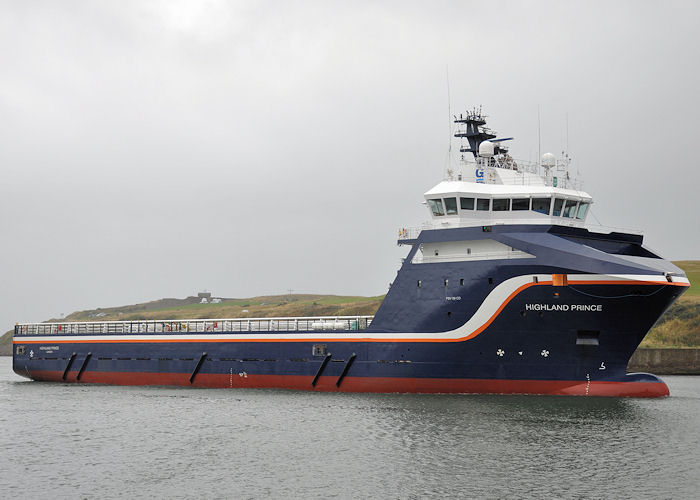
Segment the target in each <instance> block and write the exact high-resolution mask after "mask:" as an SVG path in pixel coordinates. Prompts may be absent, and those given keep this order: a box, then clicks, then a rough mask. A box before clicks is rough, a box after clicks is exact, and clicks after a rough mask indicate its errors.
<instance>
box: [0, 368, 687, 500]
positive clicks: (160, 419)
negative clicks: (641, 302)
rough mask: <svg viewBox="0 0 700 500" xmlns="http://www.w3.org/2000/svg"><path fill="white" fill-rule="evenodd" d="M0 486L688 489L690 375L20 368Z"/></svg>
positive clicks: (451, 493) (251, 492) (392, 492)
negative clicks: (93, 382) (133, 383)
mask: <svg viewBox="0 0 700 500" xmlns="http://www.w3.org/2000/svg"><path fill="white" fill-rule="evenodd" d="M9 370H10V360H9V358H0V425H2V429H3V431H4V432H2V433H0V446H1V447H2V449H3V450H4V452H3V454H2V456H0V469H1V470H4V471H7V472H6V473H5V474H2V475H0V487H1V488H3V490H6V489H7V488H10V491H11V492H12V494H13V496H14V495H21V496H31V497H45V498H48V497H54V496H63V497H76V496H86V497H105V496H107V497H111V496H117V495H123V496H129V497H131V496H135V497H143V496H158V497H163V496H168V497H201V496H206V497H232V496H233V497H237V498H246V497H251V498H252V497H261V496H272V497H289V496H293V497H299V496H302V495H303V496H305V497H319V498H327V497H343V498H346V497H370V496H382V497H421V496H427V495H430V496H447V497H477V496H480V497H481V496H485V497H506V498H508V497H512V498H519V497H544V496H547V497H576V498H581V497H583V498H589V497H603V496H605V497H628V498H631V497H635V498H638V497H666V498H667V497H692V496H694V495H695V493H696V491H697V488H698V487H699V486H700V483H699V480H698V474H697V466H696V465H695V464H696V463H697V461H698V458H699V457H698V455H699V453H700V452H699V451H698V450H699V449H700V447H699V446H698V444H700V443H698V439H699V436H700V423H699V422H698V418H697V417H696V415H698V414H699V413H700V379H698V378H692V377H667V379H666V381H667V383H668V384H669V386H670V387H671V393H672V395H673V396H672V397H671V398H667V399H662V400H639V399H607V398H583V397H538V396H471V395H399V394H390V395H377V394H369V395H367V394H359V395H358V394H320V393H303V392H289V391H274V390H233V391H229V390H222V389H217V390H208V389H180V388H155V387H145V388H141V387H110V386H76V385H61V384H42V383H35V382H23V381H21V380H22V379H20V378H18V377H15V376H14V375H13V374H11V373H10V372H9Z"/></svg>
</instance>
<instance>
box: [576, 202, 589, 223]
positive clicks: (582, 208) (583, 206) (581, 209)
mask: <svg viewBox="0 0 700 500" xmlns="http://www.w3.org/2000/svg"><path fill="white" fill-rule="evenodd" d="M587 210H588V203H587V202H584V201H582V202H581V203H579V204H578V213H577V214H576V218H577V219H585V218H586V211H587Z"/></svg>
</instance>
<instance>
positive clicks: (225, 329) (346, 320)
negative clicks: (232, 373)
mask: <svg viewBox="0 0 700 500" xmlns="http://www.w3.org/2000/svg"><path fill="white" fill-rule="evenodd" d="M372 318H374V316H318V317H297V318H230V319H177V320H173V319H169V320H135V321H90V322H87V321H75V322H61V323H18V324H17V325H15V335H98V334H115V333H120V334H124V333H133V334H144V333H230V332H308V331H319V330H325V331H328V330H344V331H357V330H365V329H366V328H367V327H368V326H369V325H370V324H371V323H372Z"/></svg>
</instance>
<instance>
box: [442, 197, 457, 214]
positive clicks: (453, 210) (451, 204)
mask: <svg viewBox="0 0 700 500" xmlns="http://www.w3.org/2000/svg"><path fill="white" fill-rule="evenodd" d="M445 208H446V209H447V215H457V198H445Z"/></svg>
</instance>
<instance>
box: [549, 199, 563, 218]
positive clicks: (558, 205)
mask: <svg viewBox="0 0 700 500" xmlns="http://www.w3.org/2000/svg"><path fill="white" fill-rule="evenodd" d="M562 208H564V200H563V199H561V198H555V199H554V210H552V215H554V216H556V217H560V216H561V209H562Z"/></svg>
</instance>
